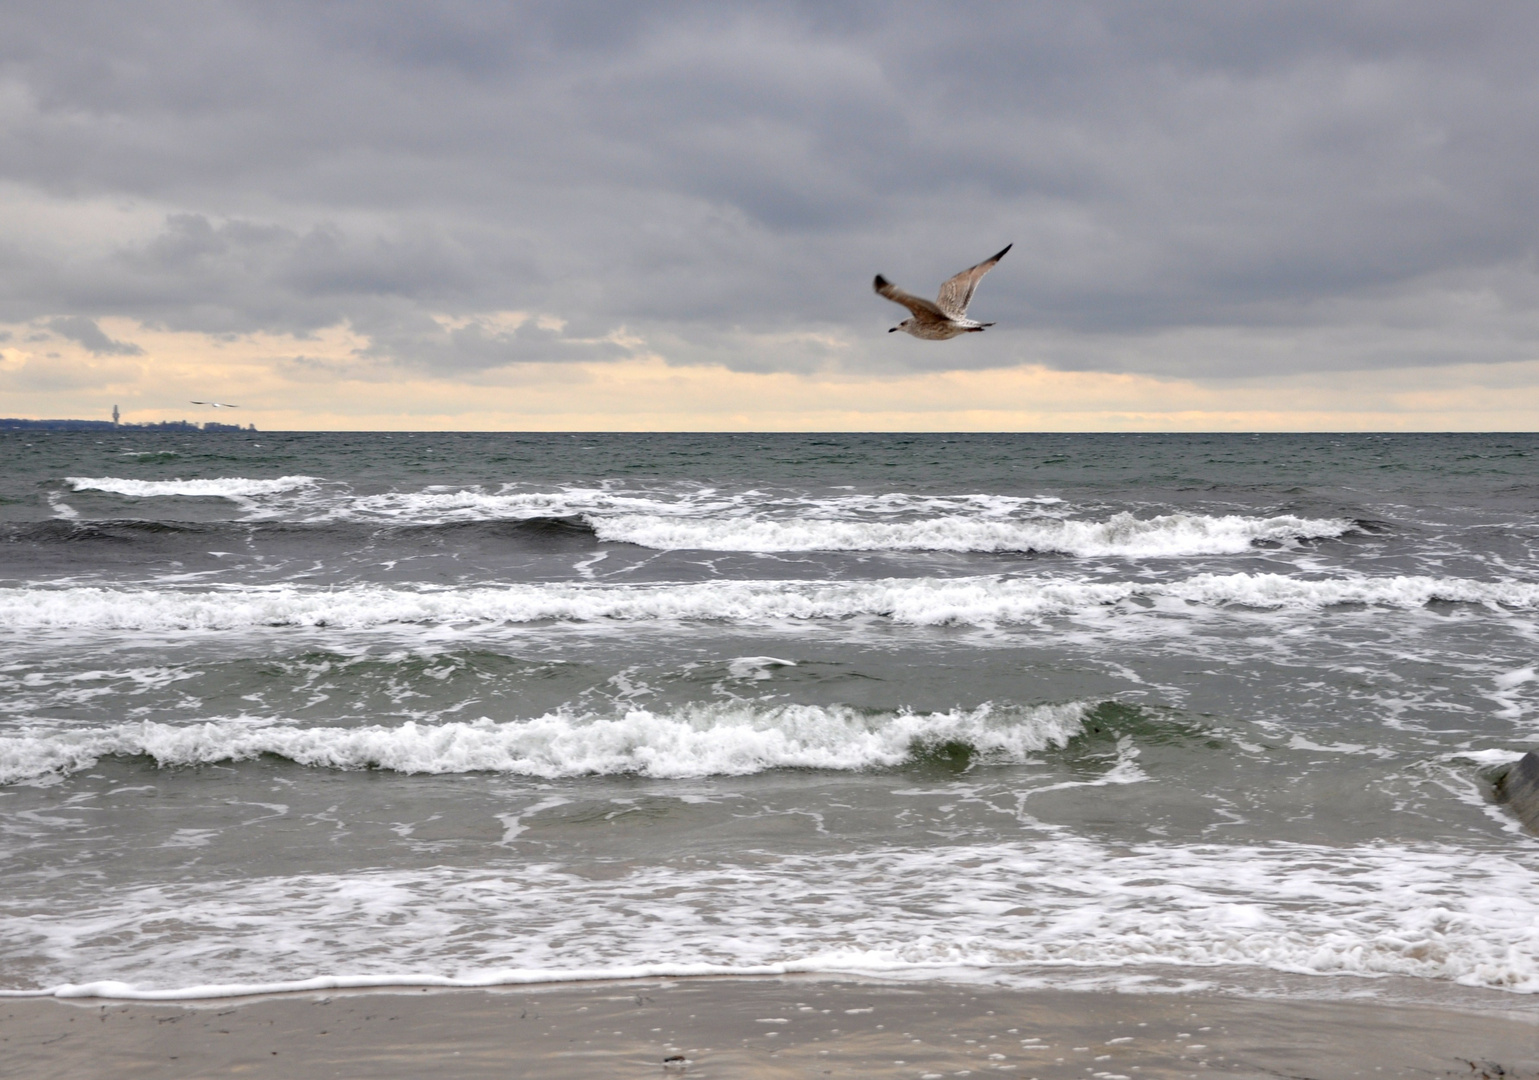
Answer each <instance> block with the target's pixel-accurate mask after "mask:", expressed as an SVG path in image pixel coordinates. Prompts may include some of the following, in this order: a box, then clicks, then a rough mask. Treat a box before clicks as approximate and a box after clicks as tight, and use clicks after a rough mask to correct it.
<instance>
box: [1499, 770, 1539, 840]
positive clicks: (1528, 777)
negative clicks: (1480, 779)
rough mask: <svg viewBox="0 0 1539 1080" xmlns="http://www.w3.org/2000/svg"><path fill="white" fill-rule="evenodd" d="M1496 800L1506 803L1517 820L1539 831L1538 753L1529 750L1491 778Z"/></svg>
mask: <svg viewBox="0 0 1539 1080" xmlns="http://www.w3.org/2000/svg"><path fill="white" fill-rule="evenodd" d="M1491 786H1492V789H1493V790H1494V791H1495V793H1496V801H1497V802H1499V803H1504V804H1506V806H1507V808H1508V809H1509V810H1511V811H1512V812H1513V813H1514V814H1516V815H1517V818H1518V820H1519V821H1521V822H1522V823H1523V824H1524V825H1527V826H1528V827H1529V828H1530V829H1534V830H1536V831H1539V753H1535V752H1534V751H1532V750H1530V751H1529V752H1528V753H1526V754H1524V755H1523V756H1522V757H1521V758H1519V759H1518V760H1517V761H1516V762H1514V763H1513V764H1512V765H1509V766H1508V767H1507V768H1506V769H1504V770H1503V771H1501V772H1499V773H1497V774H1496V776H1495V777H1493V778H1492V782H1491Z"/></svg>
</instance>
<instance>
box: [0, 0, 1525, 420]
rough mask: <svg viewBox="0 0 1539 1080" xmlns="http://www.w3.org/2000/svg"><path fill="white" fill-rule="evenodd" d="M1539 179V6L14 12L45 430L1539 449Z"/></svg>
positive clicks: (14, 374)
mask: <svg viewBox="0 0 1539 1080" xmlns="http://www.w3.org/2000/svg"><path fill="white" fill-rule="evenodd" d="M1536 158H1539V5H1536V4H1533V3H1532V2H1526V3H1524V2H1513V3H1468V4H1450V3H1447V2H1446V0H1439V2H1427V3H1420V2H1404V3H1389V2H1357V3H1354V2H1350V0H1330V2H1321V3H1311V2H1289V3H1264V4H1263V3H1246V2H1242V0H1222V2H1214V3H1202V2H1185V3H1179V4H1177V3H1169V4H1166V3H1156V2H1138V3H1132V2H1125V0H1124V2H1116V3H1113V2H1106V3H1098V2H1075V0H1050V2H1043V3H1015V4H993V3H990V4H983V3H975V4H957V3H948V4H944V5H941V4H936V5H901V4H891V3H872V4H860V3H843V4H841V3H827V2H819V3H809V4H805V5H799V4H794V3H784V2H782V3H774V4H750V3H735V4H680V5H670V4H583V3H574V2H571V0H566V2H562V3H553V4H537V3H519V4H503V3H489V2H487V3H422V2H414V3H400V4H391V3H383V2H376V0H370V2H361V3H316V2H314V0H306V2H296V3H292V4H288V3H266V2H264V3H214V2H199V3H191V2H188V3H151V2H136V3H133V4H123V3H103V4H99V5H98V4H73V3H58V2H52V3H29V2H25V0H9V2H8V3H6V4H5V5H4V6H3V8H0V415H33V416H38V415H86V414H89V415H98V414H100V413H101V412H103V411H104V409H108V408H110V406H111V404H112V403H113V402H115V401H121V402H123V403H124V407H125V410H126V411H128V412H129V413H130V416H129V418H130V419H133V418H144V419H149V418H159V417H162V416H166V417H176V416H182V415H188V414H189V413H190V412H191V411H192V410H191V407H190V406H187V405H185V404H184V401H185V399H186V398H188V397H214V398H219V399H221V400H230V401H238V402H240V403H241V404H242V406H243V407H245V408H247V409H249V410H250V412H249V413H248V414H242V418H243V419H251V420H255V421H257V422H259V423H262V424H265V425H266V426H272V427H280V426H282V427H296V426H349V427H369V426H390V427H403V426H404V427H432V426H472V427H486V426H493V427H520V426H557V427H559V426H584V427H586V426H597V427H608V426H618V427H634V426H642V427H645V426H664V427H678V426H684V427H741V426H749V427H752V426H763V427H808V426H811V427H818V426H825V427H868V426H869V427H891V426H899V427H903V426H916V427H935V426H939V427H947V426H954V427H975V426H985V427H987V426H1004V427H1019V426H1032V425H1033V424H1038V425H1043V426H1068V427H1076V426H1079V427H1084V426H1089V427H1096V426H1111V427H1116V426H1127V425H1129V424H1131V425H1133V426H1139V425H1143V426H1156V427H1158V426H1193V425H1195V426H1210V427H1213V426H1235V425H1237V424H1238V425H1239V426H1259V427H1278V426H1282V427H1288V426H1302V427H1320V426H1326V427H1331V426H1339V427H1361V426H1365V425H1366V426H1370V427H1371V426H1422V427H1466V426H1477V427H1482V426H1485V427H1525V428H1533V427H1535V426H1539V361H1536V358H1539V277H1536V264H1535V251H1536V235H1539V167H1536ZM1012 242H1013V243H1014V245H1015V246H1014V248H1013V250H1012V251H1011V252H1010V254H1009V255H1008V256H1007V257H1006V258H1005V260H1004V261H1003V262H1002V263H1001V264H1000V266H999V267H998V268H997V269H996V270H995V271H994V272H993V273H992V274H991V275H990V276H989V277H988V278H987V279H986V280H985V281H984V283H983V284H982V286H981V287H980V289H979V291H978V295H977V297H976V298H975V300H974V303H973V311H972V314H973V315H974V316H975V317H977V318H981V319H985V320H993V321H995V322H996V323H997V324H998V325H996V326H995V327H994V328H993V329H991V330H989V331H988V332H986V333H984V334H978V335H968V336H966V337H964V338H961V339H957V340H954V341H950V342H925V341H917V340H914V339H911V338H908V337H907V336H906V335H901V334H893V335H888V334H887V333H886V330H887V328H888V327H889V326H892V325H894V324H895V323H896V322H897V321H898V320H899V319H900V318H902V317H904V315H905V314H906V313H905V312H903V311H902V310H901V309H899V308H897V307H895V306H894V305H892V304H890V303H888V302H886V301H884V300H882V299H881V298H879V297H877V296H875V295H874V294H873V293H872V291H871V278H872V276H873V275H874V274H875V273H877V272H881V273H883V274H885V275H887V276H888V277H890V278H892V279H893V280H894V281H896V282H897V283H899V284H900V285H902V286H904V287H906V288H910V289H912V290H913V291H915V292H920V293H922V294H928V295H933V294H934V291H935V289H936V288H937V287H938V286H939V284H940V282H941V280H942V279H944V278H945V277H947V276H949V275H950V274H952V273H954V272H955V271H957V270H960V269H961V268H963V267H964V266H967V265H969V264H971V263H973V262H976V261H978V260H980V259H982V258H985V257H986V256H988V255H990V254H992V253H993V252H994V251H996V250H998V249H999V248H1000V247H1003V246H1004V245H1005V244H1006V243H1012ZM948 394H949V395H951V397H947V395H948ZM1055 394H1056V395H1058V396H1057V397H1054V395H1055ZM1011 395H1016V396H1015V397H1011ZM1055 403H1056V404H1055ZM1049 414H1051V416H1049ZM905 417H906V418H908V419H906V420H905V419H904V418H905ZM1289 417H1291V419H1289ZM1397 417H1399V419H1397ZM195 418H196V417H195ZM223 418H224V417H221V419H223ZM1204 418H1206V419H1204Z"/></svg>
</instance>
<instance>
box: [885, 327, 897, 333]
mask: <svg viewBox="0 0 1539 1080" xmlns="http://www.w3.org/2000/svg"><path fill="white" fill-rule="evenodd" d="M887 332H888V333H889V334H896V333H897V332H898V328H897V327H896V326H894V327H893V328H892V329H891V330H889V331H887Z"/></svg>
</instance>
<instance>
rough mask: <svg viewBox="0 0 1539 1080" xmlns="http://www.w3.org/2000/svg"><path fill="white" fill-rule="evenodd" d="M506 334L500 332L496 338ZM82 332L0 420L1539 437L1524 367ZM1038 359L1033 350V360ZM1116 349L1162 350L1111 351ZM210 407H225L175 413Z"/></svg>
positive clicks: (10, 357) (28, 332)
mask: <svg viewBox="0 0 1539 1080" xmlns="http://www.w3.org/2000/svg"><path fill="white" fill-rule="evenodd" d="M505 321H507V320H505ZM517 321H519V317H518V316H516V315H515V316H514V317H513V318H512V320H511V322H512V324H516V323H517ZM100 325H101V328H102V330H103V331H104V332H105V333H106V334H107V335H108V336H109V337H111V338H114V339H117V340H122V341H129V342H133V343H134V344H136V345H137V346H139V348H140V349H142V350H143V351H142V353H140V354H138V355H128V356H121V355H119V356H114V355H106V356H95V355H92V354H91V353H90V352H88V351H87V350H85V349H84V348H82V347H81V346H79V345H78V344H76V343H74V342H73V341H68V340H64V339H62V338H60V337H59V336H57V335H52V334H47V333H46V332H45V331H40V329H39V326H38V325H37V324H32V325H20V326H10V327H6V328H4V329H7V330H9V331H10V336H9V337H8V338H4V339H0V416H19V417H32V418H77V419H106V418H108V417H110V414H111V411H112V407H113V405H117V406H119V408H121V410H122V412H123V419H124V420H125V421H158V420H181V419H190V420H209V419H217V420H221V421H224V422H238V423H241V424H246V423H255V424H256V425H257V427H258V428H259V429H262V430H267V431H281V430H397V431H405V430H416V431H424V430H460V431H497V430H549V431H665V430H670V431H742V430H756V431H853V430H860V431H1459V430H1466V431H1498V430H1505V431H1512V430H1534V429H1535V428H1536V427H1539V361H1517V362H1511V363H1503V364H1484V365H1479V364H1463V365H1446V366H1442V367H1427V366H1422V367H1407V368H1386V369H1380V370H1374V371H1358V372H1346V373H1339V372H1338V373H1321V372H1314V373H1307V374H1298V375H1289V374H1278V375H1269V376H1265V377H1254V378H1246V379H1201V380H1199V379H1182V378H1157V377H1152V376H1147V375H1130V374H1114V373H1106V372H1097V371H1063V370H1055V369H1053V368H1049V367H1046V366H1043V365H1041V364H1033V363H1023V364H1021V365H1019V366H1017V367H1010V368H993V369H988V370H980V371H948V372H935V373H879V372H871V371H861V370H840V369H838V368H837V367H830V368H827V369H825V370H820V371H816V372H813V373H807V374H797V373H784V372H781V373H755V372H743V371H734V370H731V369H729V368H727V367H725V366H721V365H711V364H688V365H685V364H670V363H668V361H667V359H666V358H665V357H664V356H661V355H658V354H657V353H656V352H649V351H645V350H644V349H641V350H638V352H637V354H636V355H635V356H634V357H633V358H630V359H625V360H619V361H605V362H567V363H537V364H514V365H509V366H506V367H502V368H496V369H492V370H488V371H481V372H476V373H473V374H469V375H466V374H456V375H435V374H432V373H430V372H426V371H424V370H423V369H421V368H418V367H411V366H408V365H404V364H397V363H394V362H391V361H389V360H388V359H378V358H373V357H370V356H368V354H367V349H368V346H369V344H370V342H369V340H368V339H367V338H366V337H364V336H362V335H360V334H357V333H355V332H353V331H352V330H350V329H348V328H346V327H336V328H332V329H329V330H326V331H323V332H320V333H318V334H316V335H314V336H313V337H310V338H304V339H296V338H293V337H289V336H284V335H268V334H251V335H241V336H234V337H229V338H218V337H211V336H209V335H205V334H200V333H189V332H173V331H166V330H156V329H154V328H150V327H145V326H142V325H139V324H136V323H134V322H132V321H129V320H114V319H103V320H101V323H100ZM445 325H446V326H448V325H450V324H449V323H445ZM767 344H771V345H772V343H767ZM904 344H905V345H907V344H908V343H904ZM1176 345H1177V346H1179V347H1189V346H1191V343H1190V342H1188V343H1186V344H1185V345H1181V343H1179V342H1178V343H1176ZM1252 345H1255V343H1254V342H1252ZM1051 346H1052V343H1051V342H1049V341H1046V340H1044V348H1050V347H1051ZM939 347H941V348H945V347H947V345H946V344H942V345H940V346H939ZM1115 347H1118V348H1122V349H1133V348H1139V347H1161V346H1159V345H1158V343H1155V344H1154V345H1153V346H1151V345H1150V343H1149V342H1147V341H1146V342H1142V343H1140V342H1138V341H1124V342H1121V343H1120V344H1118V345H1116V346H1115ZM1163 347H1164V348H1169V347H1171V343H1170V342H1166V343H1165V344H1164V346H1163ZM1257 347H1262V346H1257ZM1278 366H1279V365H1273V370H1277V368H1278ZM209 399H213V400H218V401H230V402H232V403H235V404H238V405H240V406H241V408H240V410H239V411H236V410H223V409H220V410H210V409H200V408H199V407H197V406H194V405H191V404H190V402H191V401H192V400H209Z"/></svg>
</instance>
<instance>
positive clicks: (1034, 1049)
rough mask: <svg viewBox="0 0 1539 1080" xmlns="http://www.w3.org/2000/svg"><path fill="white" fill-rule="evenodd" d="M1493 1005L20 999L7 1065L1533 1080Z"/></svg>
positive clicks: (550, 989)
mask: <svg viewBox="0 0 1539 1080" xmlns="http://www.w3.org/2000/svg"><path fill="white" fill-rule="evenodd" d="M1499 1004H1500V1003H1493V1007H1490V1008H1483V1009H1480V1010H1467V1009H1458V1008H1449V1007H1440V1006H1430V1005H1425V1004H1400V1003H1389V1002H1385V1001H1376V1000H1365V999H1348V1000H1301V999H1296V998H1257V997H1233V996H1226V995H1220V994H1211V993H1198V994H1172V993H1153V994H1140V993H1114V992H1084V991H1066V990H1059V989H1037V990H1019V989H1007V988H999V987H994V986H980V985H968V984H963V983H936V982H925V983H912V982H890V981H878V980H865V979H850V978H846V977H840V978H834V977H819V976H771V977H759V978H741V977H705V978H690V979H662V980H637V981H623V982H595V983H562V984H543V985H538V986H515V987H504V988H490V989H470V990H466V989H452V990H446V989H436V988H411V987H396V988H381V989H370V990H349V991H334V992H329V993H317V992H305V993H290V994H279V995H269V996H262V997H253V998H237V999H229V998H224V999H206V1000H191V1001H179V1002H159V1001H157V1002H146V1001H122V1000H106V999H80V998H74V999H60V998H11V999H6V1000H4V1001H3V1002H0V1053H3V1054H4V1055H5V1060H6V1062H7V1068H6V1075H7V1076H9V1077H16V1078H26V1080H44V1078H53V1077H98V1076H99V1077H108V1076H111V1077H122V1078H128V1080H139V1078H144V1080H150V1078H160V1077H187V1076H242V1077H274V1078H276V1077H293V1076H300V1075H302V1076H306V1077H380V1078H397V1077H399V1078H405V1077H420V1076H423V1075H426V1074H427V1073H428V1072H431V1073H432V1074H433V1075H435V1076H436V1077H438V1078H440V1080H474V1078H480V1077H493V1076H496V1077H506V1076H528V1077H549V1078H551V1080H568V1078H570V1080H576V1078H581V1077H592V1076H600V1075H602V1076H611V1077H626V1076H635V1077H649V1076H655V1077H669V1078H686V1077H687V1078H694V1080H710V1078H728V1077H766V1078H771V1077H803V1076H805V1077H824V1076H827V1077H830V1078H831V1080H837V1078H839V1077H892V1078H900V1077H901V1078H908V1080H923V1078H925V1077H929V1078H930V1080H935V1078H937V1077H952V1076H988V1075H1000V1076H1019V1077H1023V1078H1025V1077H1037V1078H1039V1080H1047V1078H1049V1077H1070V1076H1074V1077H1084V1076H1091V1077H1095V1078H1097V1080H1110V1078H1114V1077H1122V1076H1126V1077H1129V1078H1130V1080H1131V1078H1132V1077H1203V1076H1220V1075H1222V1076H1256V1077H1275V1076H1288V1077H1312V1078H1316V1077H1317V1078H1325V1077H1348V1076H1357V1075H1362V1076H1374V1075H1377V1076H1390V1075H1395V1076H1407V1075H1416V1076H1428V1077H1439V1076H1449V1077H1453V1076H1477V1077H1478V1076H1480V1075H1481V1074H1482V1072H1484V1073H1485V1074H1487V1075H1489V1076H1493V1077H1494V1076H1498V1075H1499V1076H1503V1077H1529V1076H1539V1012H1536V1011H1535V1010H1533V1009H1532V1008H1530V1007H1529V1005H1530V1003H1529V1002H1528V1000H1527V999H1526V998H1523V999H1520V1000H1517V1001H1514V1002H1513V1003H1512V1008H1511V1009H1501V1008H1499V1007H1495V1006H1496V1005H1499ZM670 1059H671V1060H670ZM1497 1067H1500V1069H1501V1070H1502V1071H1501V1072H1497V1071H1496V1068H1497Z"/></svg>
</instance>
